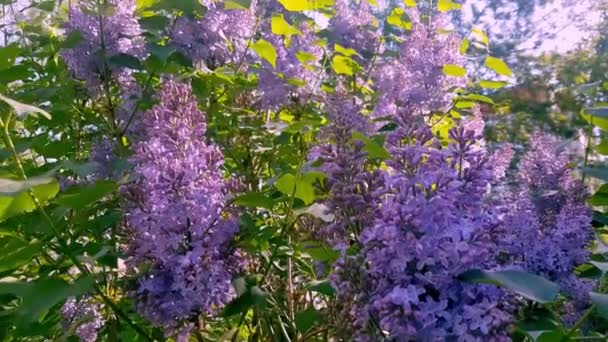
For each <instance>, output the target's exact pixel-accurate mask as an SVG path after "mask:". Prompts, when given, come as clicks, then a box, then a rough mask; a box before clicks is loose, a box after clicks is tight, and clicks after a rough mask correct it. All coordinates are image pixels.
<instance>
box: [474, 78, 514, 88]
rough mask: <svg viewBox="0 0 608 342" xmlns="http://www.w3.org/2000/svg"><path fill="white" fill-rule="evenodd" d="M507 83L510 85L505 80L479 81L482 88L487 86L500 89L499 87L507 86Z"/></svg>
mask: <svg viewBox="0 0 608 342" xmlns="http://www.w3.org/2000/svg"><path fill="white" fill-rule="evenodd" d="M507 85H509V83H508V82H504V81H488V80H481V81H479V86H480V87H482V88H486V89H499V88H503V87H506V86H507Z"/></svg>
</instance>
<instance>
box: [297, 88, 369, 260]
mask: <svg viewBox="0 0 608 342" xmlns="http://www.w3.org/2000/svg"><path fill="white" fill-rule="evenodd" d="M325 109H326V111H327V112H328V113H329V120H330V122H331V124H330V125H329V126H327V127H325V128H324V129H323V130H322V131H321V132H320V133H319V141H320V144H319V145H317V146H315V148H314V149H313V150H312V151H311V154H310V156H309V158H310V159H311V160H315V161H320V162H322V165H321V167H320V168H321V170H322V171H323V172H325V173H326V174H327V176H328V177H327V182H326V187H327V190H328V192H329V194H330V197H329V198H328V200H327V201H325V202H324V204H325V205H326V206H327V208H328V210H329V211H331V213H332V214H333V215H334V216H335V221H334V222H333V223H332V224H330V225H328V226H326V227H323V228H322V229H321V230H320V231H319V234H320V236H321V238H322V239H323V240H324V241H325V242H327V243H329V244H330V245H331V246H332V247H334V248H335V249H346V248H348V247H349V246H350V244H351V241H352V240H354V239H357V237H358V234H360V233H361V230H362V229H363V228H364V227H367V226H369V225H370V224H371V223H372V222H373V219H374V216H375V208H374V206H373V205H370V203H373V202H374V201H375V200H376V197H377V194H375V193H374V192H373V191H374V189H378V188H379V186H378V184H376V183H377V182H379V181H381V179H380V178H379V177H377V175H374V174H373V173H372V172H369V171H368V170H366V163H367V152H365V151H364V150H363V148H364V144H363V143H362V142H361V141H360V140H357V139H353V132H358V133H362V134H368V133H370V132H372V125H371V123H370V122H369V121H368V118H366V117H365V116H363V115H362V114H361V112H362V109H363V108H362V104H361V101H360V100H359V99H357V98H356V97H354V96H349V95H348V94H347V93H346V92H345V91H344V90H343V89H341V88H339V89H338V90H336V91H335V92H334V93H333V94H332V95H331V96H328V98H327V99H326V108H325Z"/></svg>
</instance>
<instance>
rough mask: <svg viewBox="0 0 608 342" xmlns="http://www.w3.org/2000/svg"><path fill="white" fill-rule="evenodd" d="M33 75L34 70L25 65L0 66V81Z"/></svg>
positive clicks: (6, 81) (11, 80)
mask: <svg viewBox="0 0 608 342" xmlns="http://www.w3.org/2000/svg"><path fill="white" fill-rule="evenodd" d="M32 76H34V72H33V71H32V70H31V69H30V68H29V67H27V66H26V65H21V64H18V65H15V66H11V67H9V68H7V69H2V68H0V83H6V84H8V83H11V82H15V81H23V80H27V79H30V78H31V77H32Z"/></svg>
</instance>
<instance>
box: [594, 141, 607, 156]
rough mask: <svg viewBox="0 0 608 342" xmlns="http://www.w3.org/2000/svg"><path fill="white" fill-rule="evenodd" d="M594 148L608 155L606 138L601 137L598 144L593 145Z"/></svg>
mask: <svg viewBox="0 0 608 342" xmlns="http://www.w3.org/2000/svg"><path fill="white" fill-rule="evenodd" d="M595 150H596V151H597V152H598V153H599V154H601V155H604V156H608V139H602V141H601V142H600V144H599V145H597V146H596V147H595Z"/></svg>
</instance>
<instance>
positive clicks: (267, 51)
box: [251, 39, 277, 68]
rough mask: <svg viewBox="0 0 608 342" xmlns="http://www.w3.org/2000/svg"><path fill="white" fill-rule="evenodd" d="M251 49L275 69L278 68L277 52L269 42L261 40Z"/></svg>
mask: <svg viewBox="0 0 608 342" xmlns="http://www.w3.org/2000/svg"><path fill="white" fill-rule="evenodd" d="M251 48H252V49H253V50H254V51H255V52H256V53H257V54H258V56H260V57H261V58H263V59H265V60H266V61H267V62H268V63H270V65H272V66H273V67H274V68H276V67H277V50H276V49H275V48H274V46H273V45H272V44H270V43H269V42H268V41H266V40H264V39H260V40H258V41H257V42H255V44H253V45H252V47H251Z"/></svg>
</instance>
